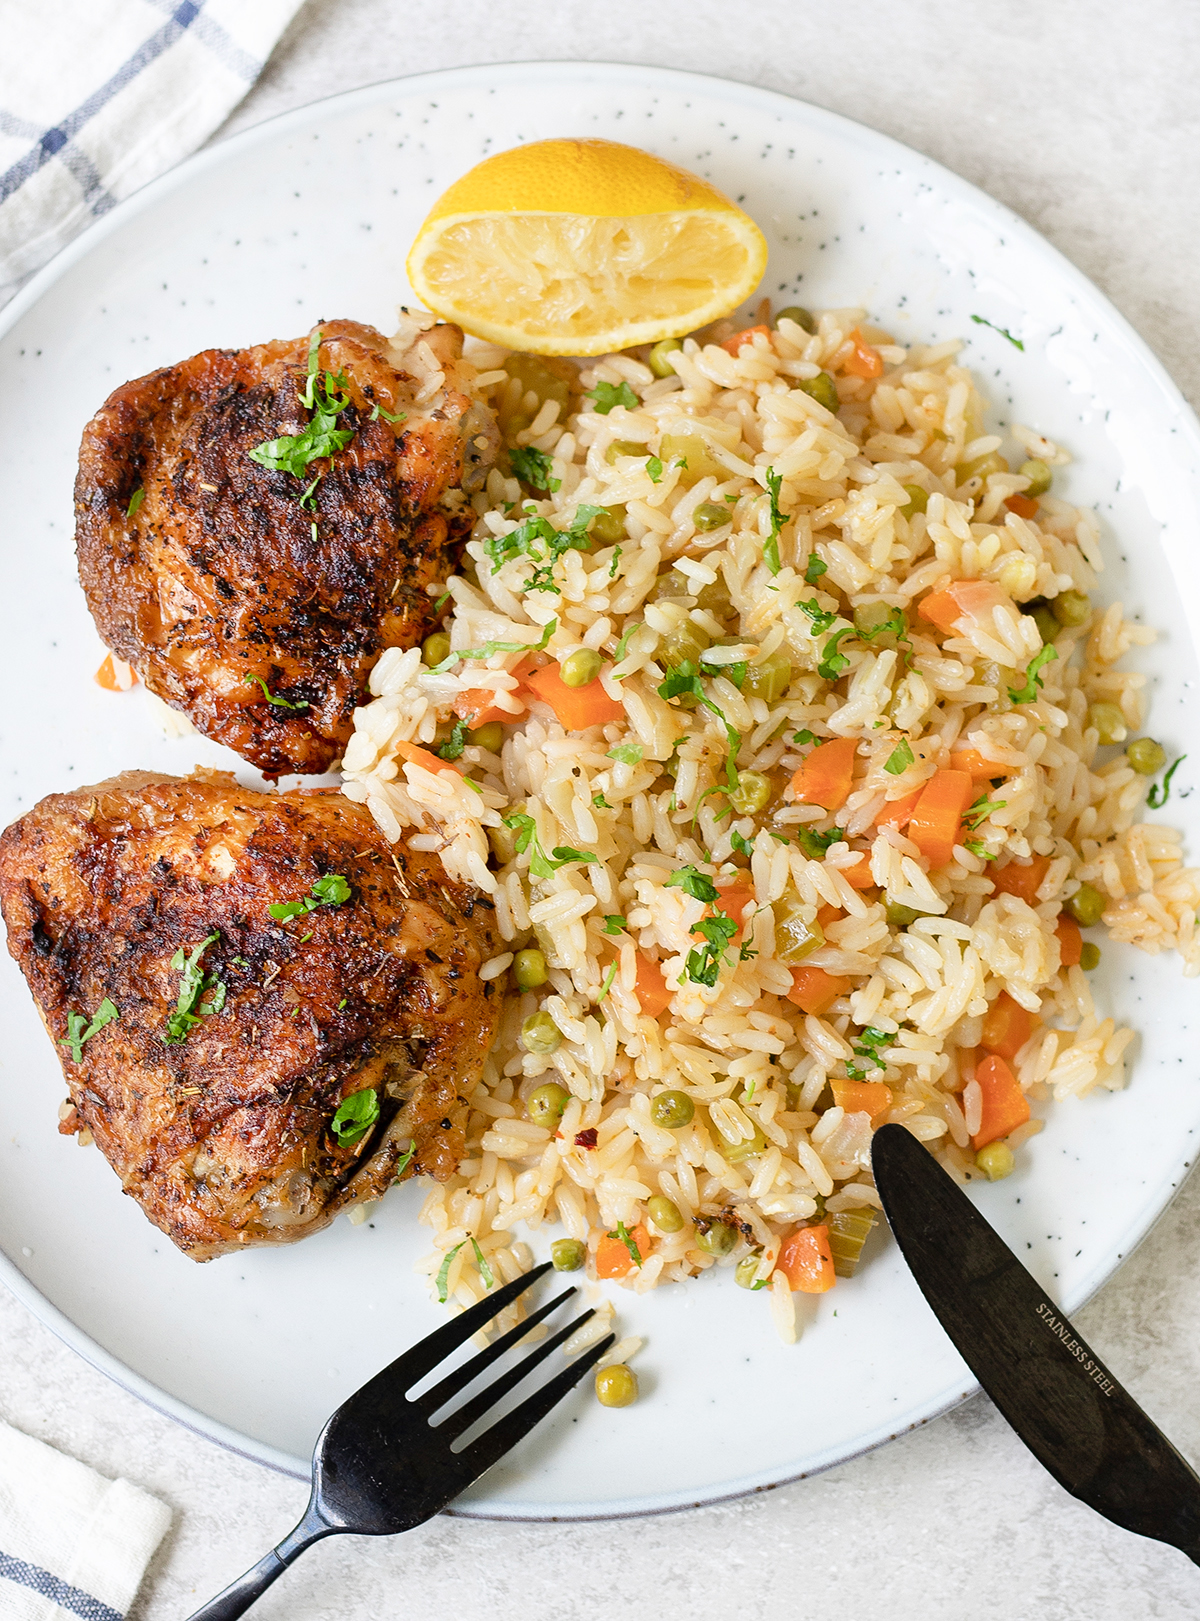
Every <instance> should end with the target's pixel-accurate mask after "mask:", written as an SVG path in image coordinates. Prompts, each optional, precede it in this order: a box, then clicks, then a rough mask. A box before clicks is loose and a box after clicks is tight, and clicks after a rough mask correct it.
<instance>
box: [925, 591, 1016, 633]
mask: <svg viewBox="0 0 1200 1621" xmlns="http://www.w3.org/2000/svg"><path fill="white" fill-rule="evenodd" d="M1007 600H1008V599H1007V598H1006V597H1005V595H1004V592H1003V591H1001V589H1000V587H999V586H998V585H993V584H992V582H991V581H990V580H955V582H954V584H953V585H948V586H947V587H946V589H945V590H944V591H935V592H933V594H932V595H931V596H928V597H926V598H925V599H924V600H923V601H922V602H920V603H918V604H917V612H918V613H919V614H920V616H921V618H922V619H928V620H929V622H930V623H931V624H934V625H936V626H937V628H938V629H939V630H944V631H946V632H947V634H949V632H950V631H952V630H953V629H954V628H955V626H956V625H957V624H958V622H959V620H961V619H983V618H984V617H985V616H989V615H990V614H991V610H992V609H993V608H994V607H996V605H997V604H998V603H1001V602H1005V601H1007Z"/></svg>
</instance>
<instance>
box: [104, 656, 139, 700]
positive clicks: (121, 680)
mask: <svg viewBox="0 0 1200 1621" xmlns="http://www.w3.org/2000/svg"><path fill="white" fill-rule="evenodd" d="M118 664H119V665H120V670H119V671H118V668H117V665H118ZM95 681H96V685H97V686H98V687H103V688H104V690H105V692H128V691H129V689H130V687H132V686H133V685H134V684H135V683H136V681H137V676H136V675H135V674H134V672H133V671H132V670H131V669H130V668H129V665H128V664H126V663H125V662H124V660H118V661H117V662H116V663H114V661H113V656H112V654H111V653H109V654H108V655H107V657H106V658H105V660H104V663H103V664H102V665H101V666H100V668H99V669H98V670H97V671H96V675H95Z"/></svg>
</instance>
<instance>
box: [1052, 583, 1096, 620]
mask: <svg viewBox="0 0 1200 1621" xmlns="http://www.w3.org/2000/svg"><path fill="white" fill-rule="evenodd" d="M1050 611H1051V613H1053V615H1054V617H1055V619H1057V620H1058V622H1059V624H1060V625H1071V626H1075V625H1086V624H1087V622H1088V620H1089V619H1090V618H1091V617H1092V604H1091V599H1090V598H1089V597H1085V596H1084V594H1083V592H1082V591H1060V592H1059V593H1058V595H1057V596H1056V597H1054V598H1053V599H1052V600H1051V603H1050Z"/></svg>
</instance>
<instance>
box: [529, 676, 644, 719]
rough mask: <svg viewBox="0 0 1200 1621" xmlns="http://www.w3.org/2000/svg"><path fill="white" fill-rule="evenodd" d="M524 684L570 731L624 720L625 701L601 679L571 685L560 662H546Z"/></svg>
mask: <svg viewBox="0 0 1200 1621" xmlns="http://www.w3.org/2000/svg"><path fill="white" fill-rule="evenodd" d="M525 685H526V686H527V687H528V688H529V689H530V691H531V692H534V693H536V694H537V696H538V697H539V698H541V699H542V700H543V701H544V702H545V703H548V704H549V705H550V707H551V709H553V711H554V715H555V719H556V720H557V721H558V722H559V724H560V725H561V726H563V727H565V728H566V730H567V731H568V732H582V731H583V729H584V728H585V727H587V726H605V725H607V724H608V722H609V721H613V720H624V718H625V705H624V704H622V703H618V701H617V700H616V699H615V698H610V697H609V696H608V694H607V692H605V690H604V688H603V687H602V686H601V685H600V682H599V681H589V682H588V684H587V686H586V687H569V686H568V685H567V684H566V682H565V681H564V680H563V678H562V676H561V675H559V673H558V665H557V664H545V665H543V666H542V668H541V669H540V670H534V671H532V672H531V673H530V674H529V675H527V676H526V677H525Z"/></svg>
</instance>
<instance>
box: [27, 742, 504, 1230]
mask: <svg viewBox="0 0 1200 1621" xmlns="http://www.w3.org/2000/svg"><path fill="white" fill-rule="evenodd" d="M330 874H340V875H341V876H342V877H343V878H345V879H346V881H347V882H348V883H349V885H350V890H351V895H350V898H349V899H348V900H346V901H345V902H344V903H342V904H324V905H317V906H315V907H314V909H313V910H311V911H308V912H305V913H302V914H301V915H300V916H297V917H293V918H291V919H288V920H286V921H282V922H280V921H276V920H275V919H273V918H272V917H271V915H270V913H269V911H268V908H269V907H270V906H271V904H272V903H276V904H277V903H280V902H287V901H297V900H300V899H302V898H303V897H304V896H306V895H309V894H310V892H311V887H312V885H313V883H314V882H315V881H317V880H319V879H320V878H321V877H322V876H323V875H330ZM0 909H2V910H3V914H4V920H5V923H6V924H7V926H8V947H9V950H10V952H11V953H12V955H13V957H14V958H15V959H16V961H17V963H18V965H19V966H20V968H21V971H22V972H23V973H24V975H25V977H26V979H27V980H28V982H29V987H30V989H31V991H32V992H33V996H34V1000H35V1001H36V1003H37V1006H38V1009H39V1011H40V1013H41V1015H42V1019H43V1021H44V1022H45V1024H46V1028H47V1030H48V1031H49V1033H50V1035H51V1036H52V1037H53V1039H54V1042H55V1050H56V1051H57V1052H58V1054H59V1056H60V1058H61V1060H62V1065H63V1071H64V1073H65V1075H66V1079H67V1086H68V1088H69V1090H70V1096H71V1102H72V1104H73V1105H74V1111H75V1112H74V1114H70V1113H68V1115H67V1117H66V1119H65V1120H64V1123H63V1128H60V1129H66V1130H71V1129H77V1128H78V1126H79V1125H82V1126H86V1128H87V1129H88V1130H89V1131H90V1132H91V1133H92V1134H93V1136H94V1137H95V1140H96V1142H97V1144H98V1145H99V1147H100V1149H101V1151H102V1152H103V1153H104V1155H105V1157H106V1159H107V1160H108V1161H109V1163H110V1164H111V1165H112V1167H113V1169H114V1170H115V1171H116V1172H117V1175H118V1176H119V1177H120V1178H121V1182H122V1184H123V1186H124V1188H125V1192H126V1193H128V1194H130V1195H132V1197H133V1198H135V1199H136V1200H137V1201H138V1203H139V1204H140V1205H141V1206H142V1209H143V1210H144V1211H145V1212H146V1214H147V1216H149V1218H150V1220H151V1221H152V1222H154V1224H155V1225H156V1226H157V1227H160V1228H161V1229H162V1230H163V1232H164V1233H166V1234H167V1235H168V1236H169V1237H170V1238H171V1239H172V1240H173V1241H174V1242H175V1244H177V1245H178V1246H179V1248H180V1249H181V1250H183V1251H184V1252H185V1253H186V1254H187V1255H190V1256H192V1257H193V1259H195V1260H198V1261H206V1260H210V1259H211V1258H212V1257H213V1256H216V1255H222V1254H225V1253H227V1252H228V1251H231V1250H236V1249H238V1248H239V1247H240V1246H242V1245H246V1244H286V1243H291V1242H292V1241H293V1240H295V1239H298V1238H303V1237H304V1236H306V1235H307V1234H308V1233H312V1232H316V1231H318V1230H319V1229H320V1228H322V1227H324V1226H326V1225H327V1224H328V1223H329V1222H330V1221H331V1220H332V1219H333V1217H334V1215H335V1214H336V1213H337V1212H338V1211H339V1210H343V1209H345V1208H347V1207H348V1206H350V1205H353V1204H356V1203H358V1202H359V1201H361V1200H363V1199H368V1198H374V1197H377V1196H378V1195H379V1194H381V1193H382V1192H383V1191H384V1190H385V1189H386V1188H387V1187H388V1186H389V1184H390V1183H391V1182H392V1181H393V1179H394V1178H395V1176H396V1170H397V1165H398V1163H399V1161H400V1159H401V1157H402V1154H403V1152H404V1150H405V1149H407V1147H408V1146H409V1144H410V1143H412V1144H414V1145H415V1155H414V1156H413V1159H412V1160H411V1162H410V1163H409V1165H408V1168H407V1169H406V1170H405V1172H404V1174H405V1175H411V1174H412V1173H413V1171H415V1170H420V1171H423V1172H425V1173H426V1174H428V1175H432V1176H435V1177H438V1178H440V1179H443V1180H444V1179H445V1178H446V1177H448V1176H449V1175H451V1174H452V1173H453V1171H454V1169H455V1167H456V1166H457V1164H458V1161H459V1159H460V1158H461V1155H462V1152H463V1144H464V1129H465V1124H466V1103H465V1101H464V1100H465V1099H466V1097H467V1096H468V1094H469V1093H470V1092H471V1090H472V1089H473V1087H474V1086H475V1084H476V1082H477V1080H478V1078H479V1075H480V1072H481V1069H482V1065H483V1060H484V1055H485V1053H486V1052H487V1049H488V1046H489V1045H490V1043H491V1040H492V1036H493V1033H494V1028H495V1023H496V1019H497V1016H498V1011H499V1003H500V996H499V994H498V993H497V992H496V990H495V988H494V985H493V984H490V983H484V982H482V981H481V980H480V979H479V977H478V969H479V967H480V964H481V963H482V962H483V961H485V960H486V959H487V958H488V957H489V956H491V955H493V954H494V952H495V950H496V949H497V947H496V942H495V935H494V927H493V923H492V916H493V914H492V911H491V909H490V906H489V903H487V902H486V901H485V900H483V899H482V898H481V897H480V896H479V895H478V894H477V893H476V892H474V891H472V890H467V889H463V888H459V887H457V886H455V885H453V884H452V883H451V882H450V881H449V880H448V879H447V878H446V877H445V875H444V874H443V872H442V869H441V865H440V863H439V862H438V859H437V857H436V856H435V855H424V854H420V853H415V852H414V853H408V854H406V855H405V856H404V857H403V865H402V866H401V864H400V858H399V856H398V855H397V854H396V853H395V852H394V851H393V848H392V846H391V845H389V844H388V842H387V840H386V839H385V838H384V836H383V835H382V834H381V833H380V832H379V830H378V829H377V828H376V827H375V824H374V823H373V822H372V820H371V818H370V816H369V815H368V814H367V813H366V811H365V810H363V809H362V808H360V807H359V806H357V805H354V804H352V803H351V802H350V801H349V800H347V799H345V798H343V797H342V796H341V795H340V794H337V793H336V792H332V791H328V792H327V791H323V790H319V789H317V790H306V791H299V792H292V793H286V794H276V793H255V792H252V791H250V790H247V789H243V788H240V787H239V786H238V785H237V783H236V782H235V781H234V780H233V778H232V777H231V776H227V775H226V774H225V773H222V772H203V773H201V772H198V773H196V774H195V775H194V776H192V777H189V778H178V777H166V776H159V775H156V774H153V773H150V772H137V771H133V772H126V773H124V774H123V775H122V776H119V777H113V778H111V779H110V780H109V781H108V782H103V783H99V784H97V786H95V787H93V788H81V789H79V790H78V791H77V792H74V793H69V794H51V795H50V796H49V797H48V798H46V799H43V800H42V801H41V802H40V804H38V805H36V806H35V807H34V808H33V810H31V811H30V812H29V813H28V814H27V815H25V816H23V817H22V818H21V819H20V821H18V822H15V823H14V824H13V825H12V826H11V827H9V828H8V829H7V830H6V831H5V832H4V834H3V836H0ZM214 933H215V934H216V936H217V938H216V939H215V940H213V941H211V943H210V944H209V945H208V946H207V947H206V948H205V949H204V952H203V955H202V957H201V958H200V966H201V968H202V969H206V970H208V972H209V974H211V975H212V976H213V979H212V980H210V981H209V987H210V988H209V989H208V991H207V992H206V995H207V997H208V999H209V1001H210V1002H211V1001H215V1000H219V998H218V997H214V995H213V991H212V988H211V987H212V985H213V984H214V983H215V982H216V981H220V982H221V983H223V984H224V985H225V987H226V997H225V1002H224V1006H223V1007H221V1008H220V1009H219V1011H213V1012H211V1013H209V1014H208V1015H207V1016H205V1017H200V1018H198V1019H197V1020H196V1022H195V1023H194V1026H193V1027H192V1028H191V1029H190V1031H189V1032H188V1033H187V1035H186V1039H184V1040H182V1041H179V1042H176V1043H173V1044H168V1043H167V1042H164V1039H163V1038H164V1035H166V1034H168V1031H169V1027H168V1022H167V1021H168V1018H169V1016H170V1015H171V1014H172V1012H173V1011H174V1010H175V1009H176V1005H177V997H178V995H179V992H180V988H181V983H182V981H183V975H182V974H181V972H180V969H179V967H178V966H173V965H172V958H173V957H174V958H175V962H176V964H178V963H179V962H180V960H181V959H180V958H179V957H177V956H176V953H177V952H179V951H180V950H181V949H182V951H183V952H184V953H185V954H193V953H194V952H195V949H196V947H197V946H199V945H200V944H201V943H202V942H203V941H204V940H205V939H206V938H207V937H208V936H210V935H212V934H214ZM105 997H107V998H109V999H110V1000H111V1001H112V1002H113V1003H114V1004H115V1005H116V1007H117V1009H118V1013H119V1017H118V1018H117V1019H115V1020H114V1021H113V1022H111V1023H109V1024H107V1025H105V1026H104V1027H103V1028H102V1029H100V1030H98V1031H97V1033H96V1034H95V1035H93V1036H91V1037H90V1038H89V1039H88V1040H87V1041H86V1043H84V1045H83V1046H82V1047H81V1049H80V1061H79V1062H76V1061H75V1060H74V1059H73V1057H72V1056H71V1050H70V1047H69V1046H68V1045H62V1043H63V1039H64V1037H67V1036H68V1035H69V1034H70V1025H69V1015H71V1014H72V1013H81V1014H83V1015H85V1017H87V1018H89V1019H90V1018H91V1017H92V1015H94V1014H95V1012H96V1011H97V1009H98V1008H99V1007H100V1005H101V1003H102V1002H103V1000H104V998H105ZM367 1088H370V1089H371V1090H372V1091H373V1092H374V1093H375V1094H376V1097H377V1099H378V1103H379V1117H378V1119H377V1120H376V1121H375V1123H374V1124H373V1126H372V1127H371V1128H370V1130H369V1131H368V1132H367V1133H366V1135H365V1136H362V1137H360V1138H359V1140H358V1141H357V1142H355V1143H353V1144H351V1145H349V1146H339V1144H338V1142H337V1141H336V1140H335V1138H334V1135H333V1134H332V1132H331V1129H330V1128H331V1122H332V1120H333V1117H334V1115H335V1113H336V1112H337V1109H338V1106H339V1104H340V1102H341V1101H342V1100H343V1099H344V1098H346V1097H348V1096H349V1095H350V1094H351V1093H355V1092H360V1091H363V1090H365V1089H367Z"/></svg>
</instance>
